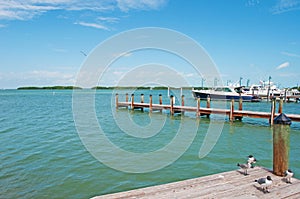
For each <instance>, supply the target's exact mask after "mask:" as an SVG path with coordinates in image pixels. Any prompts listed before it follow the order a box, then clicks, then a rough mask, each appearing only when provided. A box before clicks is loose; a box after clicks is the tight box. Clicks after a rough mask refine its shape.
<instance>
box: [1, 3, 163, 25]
mask: <svg viewBox="0 0 300 199" xmlns="http://www.w3.org/2000/svg"><path fill="white" fill-rule="evenodd" d="M165 2H166V0H101V1H100V0H9V1H8V0H0V20H1V19H5V20H29V19H31V18H33V17H35V16H38V15H41V14H43V13H45V12H48V11H51V10H67V11H83V10H87V11H91V10H92V11H95V12H104V11H107V10H114V9H116V8H118V9H120V10H121V11H126V12H127V11H129V10H130V9H142V10H149V9H158V8H160V7H161V6H162V5H164V4H165ZM100 20H106V21H108V20H110V22H115V21H117V20H118V19H117V18H109V17H107V18H106V19H105V18H102V19H101V18H100Z"/></svg>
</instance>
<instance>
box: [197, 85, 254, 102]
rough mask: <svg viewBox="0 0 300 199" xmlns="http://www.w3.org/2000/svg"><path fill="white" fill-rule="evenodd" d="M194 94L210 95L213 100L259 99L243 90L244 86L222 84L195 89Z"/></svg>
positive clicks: (204, 97) (198, 95) (205, 97)
mask: <svg viewBox="0 0 300 199" xmlns="http://www.w3.org/2000/svg"><path fill="white" fill-rule="evenodd" d="M192 93H193V96H194V97H195V98H200V99H207V97H208V96H209V97H210V98H211V99H212V100H231V99H234V100H235V101H238V100H239V99H240V98H242V99H243V101H248V102H251V101H259V99H258V98H257V97H256V96H252V95H248V94H245V93H243V92H242V87H233V86H222V87H215V88H211V89H207V90H206V89H200V90H198V89H193V90H192Z"/></svg>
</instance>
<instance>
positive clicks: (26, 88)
mask: <svg viewBox="0 0 300 199" xmlns="http://www.w3.org/2000/svg"><path fill="white" fill-rule="evenodd" d="M17 89H18V90H73V89H82V88H80V87H76V86H44V87H37V86H24V87H19V88H17Z"/></svg>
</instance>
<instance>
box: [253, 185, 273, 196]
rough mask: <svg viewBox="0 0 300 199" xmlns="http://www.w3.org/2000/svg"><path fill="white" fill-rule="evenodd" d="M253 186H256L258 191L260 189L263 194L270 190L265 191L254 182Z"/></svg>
mask: <svg viewBox="0 0 300 199" xmlns="http://www.w3.org/2000/svg"><path fill="white" fill-rule="evenodd" d="M253 187H254V188H256V189H257V190H258V191H261V192H262V193H264V194H266V193H270V192H267V191H265V190H264V189H263V188H262V187H261V186H257V185H255V184H254V185H253Z"/></svg>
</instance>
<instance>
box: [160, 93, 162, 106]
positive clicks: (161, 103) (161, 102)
mask: <svg viewBox="0 0 300 199" xmlns="http://www.w3.org/2000/svg"><path fill="white" fill-rule="evenodd" d="M159 104H160V105H162V95H161V94H159Z"/></svg>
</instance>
